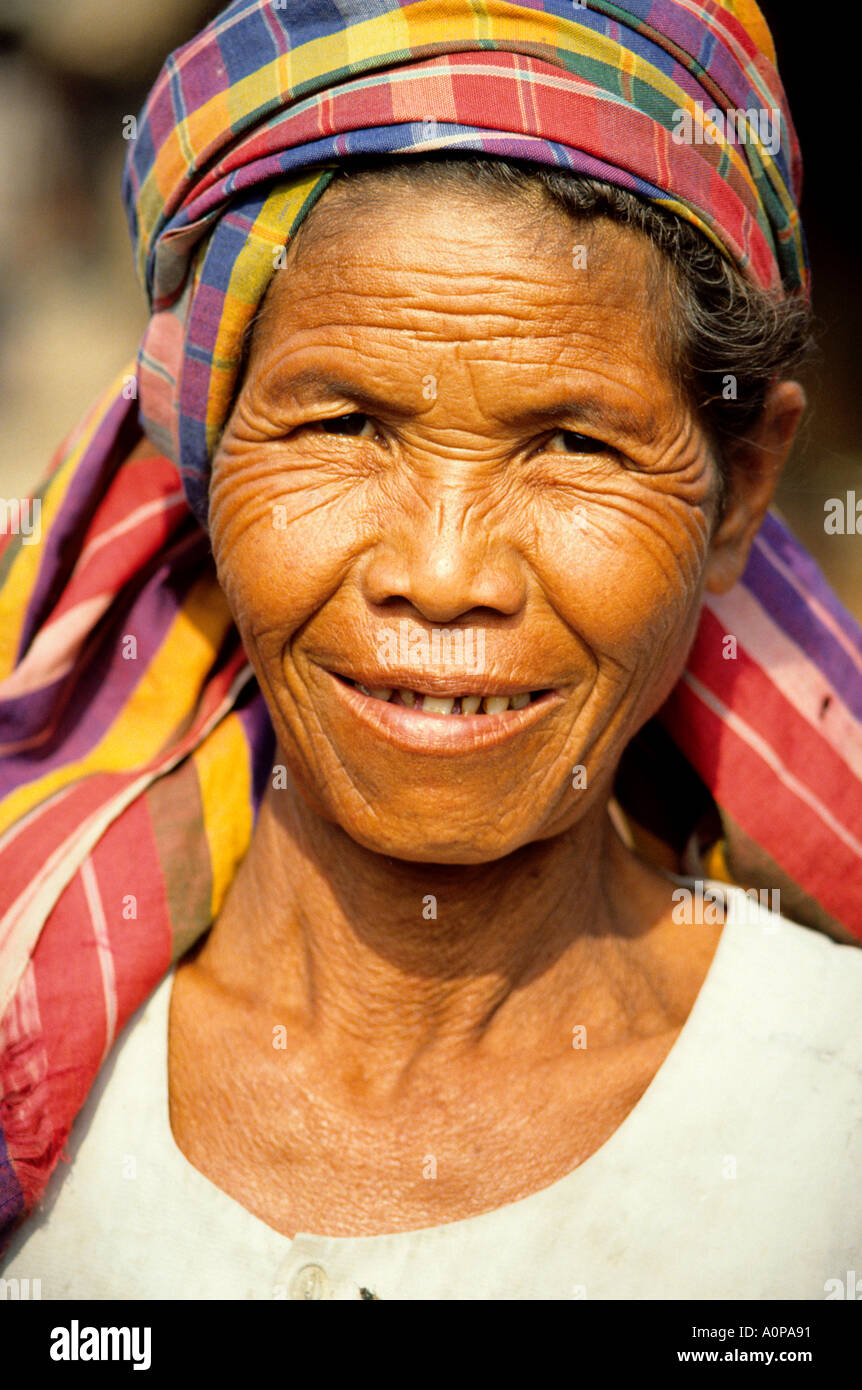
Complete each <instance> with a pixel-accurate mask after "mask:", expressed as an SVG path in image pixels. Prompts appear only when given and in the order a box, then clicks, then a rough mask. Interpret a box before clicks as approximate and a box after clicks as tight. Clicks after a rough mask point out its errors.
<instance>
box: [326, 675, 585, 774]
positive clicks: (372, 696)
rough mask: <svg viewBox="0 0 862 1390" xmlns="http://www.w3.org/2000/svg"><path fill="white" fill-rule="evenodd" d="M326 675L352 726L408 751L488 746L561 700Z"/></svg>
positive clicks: (545, 694) (551, 693)
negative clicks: (373, 682) (438, 690)
mask: <svg viewBox="0 0 862 1390" xmlns="http://www.w3.org/2000/svg"><path fill="white" fill-rule="evenodd" d="M329 674H330V676H331V677H332V680H333V684H334V686H335V694H336V696H337V700H338V704H339V705H340V706H341V708H342V709H343V710H344V711H345V713H346V714H348V715H349V716H350V717H351V719H352V721H353V722H354V725H355V726H359V727H360V728H364V729H365V730H366V731H368V732H369V733H371V734H373V735H375V736H376V737H377V738H378V739H383V740H384V741H385V742H387V743H389V744H391V745H393V746H394V747H396V748H400V749H402V750H403V751H405V752H410V753H422V754H438V755H441V756H447V755H452V754H459V753H461V754H463V753H470V752H480V751H485V750H486V749H490V748H494V747H496V746H497V745H498V744H501V743H505V742H507V741H508V740H509V739H512V738H516V737H517V736H518V734H519V733H522V732H523V731H524V730H526V729H529V728H531V727H532V726H533V725H534V724H537V723H538V722H539V721H540V720H542V719H544V718H545V717H546V715H547V714H548V713H549V712H550V711H551V710H552V709H554V708H556V706H557V705H559V704H561V703H562V702H563V699H564V696H563V694H562V692H561V691H559V690H548V689H539V690H533V691H524V690H520V691H519V690H512V691H510V692H506V691H503V690H499V689H498V690H495V691H493V692H491V693H488V694H483V693H480V692H479V691H477V690H475V689H474V690H472V691H471V690H468V689H465V690H462V691H461V692H460V693H459V692H458V691H457V689H456V681H455V680H453V681H452V683H451V684H449V682H448V681H446V682H441V684H444V685H449V689H448V690H446V691H444V692H442V693H434V694H432V693H429V692H428V690H427V689H426V690H414V689H412V688H411V687H409V686H397V687H396V686H378V685H371V684H369V685H366V684H365V683H364V682H361V681H359V680H357V679H356V678H355V677H350V676H344V675H341V674H339V673H337V672H334V671H330V672H329ZM366 679H367V678H366ZM417 683H418V682H417ZM430 683H431V682H430V679H429V681H428V684H430ZM464 684H465V685H467V684H468V682H467V681H465V682H464ZM475 684H478V682H475Z"/></svg>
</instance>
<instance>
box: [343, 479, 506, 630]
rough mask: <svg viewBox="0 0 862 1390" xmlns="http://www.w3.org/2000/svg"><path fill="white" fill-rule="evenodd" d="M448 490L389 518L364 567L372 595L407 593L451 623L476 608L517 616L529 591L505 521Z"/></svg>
mask: <svg viewBox="0 0 862 1390" xmlns="http://www.w3.org/2000/svg"><path fill="white" fill-rule="evenodd" d="M474 504H475V497H473V498H472V500H471V499H465V498H464V497H463V496H457V495H450V496H448V497H444V498H437V499H435V500H434V501H433V503H432V504H431V505H428V506H423V505H420V507H418V508H417V509H416V511H415V512H414V511H411V512H410V513H409V514H406V513H400V514H399V515H398V517H397V518H390V519H389V522H388V525H387V534H386V535H385V536H381V539H380V541H379V543H378V545H377V546H376V547H375V549H374V551H373V552H372V554H371V556H370V559H369V561H368V563H367V565H366V567H365V571H364V574H363V580H362V588H363V592H364V594H365V597H366V599H367V600H368V602H369V603H371V604H375V605H382V604H386V603H390V602H392V600H396V599H400V600H406V601H407V602H408V603H410V604H411V605H412V606H413V608H415V609H416V610H417V612H418V613H420V614H421V615H422V617H423V618H425V619H426V621H428V622H432V623H448V622H453V621H454V620H455V619H456V618H459V617H462V616H463V615H464V614H465V613H468V612H470V610H471V609H473V608H486V609H493V610H494V611H495V612H497V613H501V614H504V615H506V616H507V617H511V616H513V615H514V614H516V613H518V612H519V611H520V609H521V608H522V607H523V605H524V602H525V600H526V595H527V584H526V576H525V573H524V561H523V559H522V557H521V556H520V554H519V553H518V552H517V550H516V549H515V547H514V545H512V544H511V542H508V541H507V539H506V538H505V536H504V535H502V534H501V526H500V524H499V522H497V521H491V520H489V518H488V515H487V512H484V515H483V514H482V511H483V509H479V508H477V507H475V505H474Z"/></svg>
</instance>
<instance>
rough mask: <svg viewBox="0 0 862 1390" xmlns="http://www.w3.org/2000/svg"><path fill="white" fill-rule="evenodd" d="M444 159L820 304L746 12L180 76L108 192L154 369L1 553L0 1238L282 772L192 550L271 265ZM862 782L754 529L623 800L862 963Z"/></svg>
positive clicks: (171, 75)
mask: <svg viewBox="0 0 862 1390" xmlns="http://www.w3.org/2000/svg"><path fill="white" fill-rule="evenodd" d="M711 108H715V109H717V110H719V111H727V110H731V109H733V110H738V111H758V110H765V111H768V112H769V113H775V114H776V120H777V125H776V129H777V130H778V131H779V133H780V139H779V140H778V147H777V149H776V150H775V152H774V153H772V152H770V148H769V147H768V143H769V142H765V141H762V140H755V139H753V135H752V131H751V128H750V127H749V136H750V138H749V140H748V141H747V142H746V143H745V144H742V143H734V142H732V141H730V140H728V139H724V138H722V136H721V132H720V130H719V132H718V134H717V135H716V129H715V125H714V124H712V123H711V121H710V115H709V113H710V109H711ZM683 118H686V119H687V120H688V121H689V123H690V130H693V131H694V132H695V133H696V137H699V138H694V139H692V140H688V141H680V140H678V139H677V138H676V137H677V135H678V132H679V129H680V122H681V120H682V119H683ZM707 137H708V138H707ZM441 149H442V150H449V151H452V152H456V153H465V154H467V155H469V153H470V152H476V153H485V154H496V155H504V156H510V157H519V158H527V159H531V160H534V161H536V162H539V163H545V164H550V165H556V166H558V167H561V168H564V169H572V170H575V171H578V172H581V173H585V174H589V175H592V176H596V177H600V178H603V179H606V180H607V181H609V182H611V183H614V184H616V185H618V186H620V187H623V188H626V189H630V190H632V191H633V192H635V193H637V194H639V195H640V196H642V197H644V198H645V199H648V200H650V201H653V202H656V203H658V204H660V205H661V206H663V207H666V208H669V209H671V210H673V211H674V212H676V213H677V214H678V215H679V216H681V217H683V218H685V219H687V220H688V221H690V222H692V223H693V224H694V225H696V226H698V227H699V228H700V229H701V230H702V231H703V233H704V234H705V235H706V236H708V237H710V238H711V239H712V240H713V241H714V242H715V243H716V244H717V245H719V246H720V247H721V249H722V251H723V252H724V254H725V255H727V256H729V257H730V258H731V259H732V260H733V261H734V262H735V263H736V264H737V265H738V266H739V267H740V268H741V269H742V270H743V272H744V273H745V274H747V275H749V276H750V277H751V278H752V279H753V280H754V281H755V282H756V283H758V284H759V285H762V286H764V287H768V288H772V289H774V290H776V292H783V293H787V294H804V293H806V291H807V270H806V263H805V250H804V242H803V238H802V232H801V228H800V224H799V218H798V214H797V202H798V198H799V187H800V177H801V170H800V162H799V155H798V148H797V144H796V137H795V134H794V131H793V126H792V122H791V119H790V114H789V111H788V109H787V103H786V100H785V97H784V93H783V90H782V88H781V84H780V82H779V79H778V76H777V73H776V71H775V67H774V54H773V52H772V44H771V39H770V36H769V33H768V30H767V28H766V25H765V24H764V22H763V19H762V16H761V15H760V12H759V11H758V10H757V8H756V6H755V5H754V4H753V3H750V0H725V3H718V0H620V3H608V2H607V0H591V3H590V5H589V8H581V7H580V6H578V5H575V4H573V3H571V0H544V3H543V0H527V2H526V3H521V4H507V3H503V0H418V3H413V4H410V3H404V4H398V3H395V0H310V2H309V0H284V2H282V0H237V3H234V4H233V5H231V6H230V7H229V8H228V9H226V10H225V11H224V12H223V14H222V15H220V16H219V18H218V19H217V20H215V21H214V22H213V23H212V24H211V25H210V26H208V28H207V29H205V30H204V31H203V32H202V33H201V34H200V35H198V37H197V38H195V39H193V40H192V41H191V42H190V43H189V44H187V45H185V47H183V48H181V49H179V50H178V51H177V52H176V53H174V54H172V55H171V56H170V57H169V58H168V60H167V62H166V63H165V66H164V68H163V71H162V73H161V75H160V77H159V79H158V80H157V82H156V84H155V86H154V88H153V90H152V92H151V94H150V97H149V98H148V100H147V103H146V105H145V107H144V110H143V112H142V114H141V116H140V118H139V121H138V128H137V132H136V138H135V140H134V141H133V142H132V144H131V146H130V152H129V158H128V160H127V167H126V176H125V184H124V187H125V196H126V202H127V209H128V213H129V219H130V225H131V230H132V238H133V242H134V245H135V250H136V255H137V263H138V267H139V271H140V275H141V278H142V281H143V282H144V284H145V287H146V290H147V294H148V296H149V300H150V304H151V307H152V315H151V319H150V322H149V325H148V328H147V330H146V333H145V335H144V339H143V342H142V345H141V349H140V353H139V356H138V360H137V363H136V364H130V367H129V369H128V371H127V372H125V373H123V374H122V376H121V377H120V378H119V379H118V381H117V382H116V383H114V385H113V386H112V387H111V388H110V389H109V390H108V391H107V392H106V394H105V396H104V397H103V398H102V399H101V400H100V401H99V402H97V403H96V405H95V406H94V407H93V409H92V410H91V411H90V412H89V413H88V414H87V416H86V417H85V418H84V420H83V421H82V423H81V424H80V426H79V427H78V429H77V430H76V431H75V432H74V433H73V435H72V436H71V437H70V439H68V440H67V441H66V442H65V444H64V446H63V447H62V449H61V451H60V453H59V455H58V457H57V459H56V460H55V467H54V471H53V472H52V473H51V475H50V477H49V479H48V481H47V482H46V483H45V485H44V486H43V488H42V490H41V491H40V492H39V493H38V494H37V496H38V499H39V502H40V504H41V532H42V534H41V540H40V542H39V543H38V544H30V543H29V538H27V537H23V536H14V535H10V536H5V537H0V546H2V550H0V749H2V752H3V755H4V761H3V764H2V768H0V885H2V888H0V1095H2V1101H0V1126H1V1127H2V1128H0V1238H2V1233H3V1232H4V1231H5V1232H6V1233H8V1232H9V1231H10V1230H11V1228H12V1227H13V1226H14V1224H15V1223H16V1222H17V1221H18V1220H19V1219H20V1218H21V1216H22V1214H25V1213H26V1212H27V1211H29V1210H31V1209H32V1208H33V1207H34V1205H35V1204H36V1203H37V1202H38V1200H39V1198H40V1196H41V1195H42V1193H43V1192H44V1189H45V1186H46V1184H47V1181H48V1179H49V1177H50V1174H51V1172H52V1171H53V1169H54V1167H55V1166H56V1164H57V1161H58V1159H59V1157H60V1155H61V1152H62V1148H63V1145H64V1143H65V1140H66V1137H67V1135H68V1133H69V1130H70V1127H71V1125H72V1122H73V1120H74V1118H75V1115H76V1114H77V1112H78V1111H79V1109H80V1107H81V1105H82V1104H83V1102H84V1100H85V1098H86V1096H87V1093H88V1091H89V1089H90V1087H91V1085H92V1083H93V1080H94V1078H95V1076H96V1074H97V1072H98V1069H99V1067H100V1065H101V1063H102V1061H103V1060H104V1058H105V1057H106V1056H107V1054H108V1052H109V1050H110V1048H111V1046H112V1044H113V1042H114V1039H115V1038H116V1036H117V1033H118V1031H119V1030H120V1029H121V1028H122V1027H123V1025H124V1023H125V1022H126V1020H127V1019H128V1018H129V1016H130V1015H131V1014H132V1013H133V1012H134V1010H135V1009H136V1008H137V1007H138V1006H139V1005H140V1004H141V1003H142V1002H143V1001H144V1000H145V999H146V997H147V995H148V994H149V993H150V991H151V990H152V989H153V988H154V986H155V985H156V983H157V982H158V980H159V979H160V978H161V977H162V976H163V974H164V973H165V971H166V970H167V969H168V967H169V965H170V963H171V961H172V960H174V959H176V958H177V957H178V956H179V955H181V954H182V953H183V952H184V951H185V950H186V949H187V948H188V946H189V945H190V944H191V943H192V942H193V941H195V940H196V939H198V938H199V937H200V935H201V934H202V933H203V932H205V931H206V930H207V929H208V927H209V926H210V925H211V923H212V921H213V920H214V918H215V916H216V915H217V913H218V911H219V908H220V906H221V904H222V902H223V900H224V896H225V893H226V891H227V889H228V887H229V885H230V882H231V879H232V877H233V874H234V872H235V870H236V867H237V865H238V863H239V862H240V860H241V859H242V856H243V855H244V853H245V852H246V850H247V847H248V844H249V840H250V837H251V833H252V829H253V825H254V817H255V813H256V809H257V807H258V805H259V803H260V799H261V796H262V794H263V789H264V787H265V784H266V781H267V777H268V775H269V771H270V768H271V765H272V759H273V753H274V747H273V733H272V727H271V723H270V720H269V716H268V713H267V710H266V707H265V705H264V702H263V699H262V696H261V694H260V691H259V690H258V688H257V685H256V683H255V680H254V677H253V675H252V672H251V670H250V668H249V666H248V663H247V661H246V658H245V654H244V652H243V650H242V647H241V644H240V641H239V637H238V634H237V632H236V629H235V627H234V625H233V622H232V620H231V616H230V613H229V611H228V608H227V604H226V601H225V599H224V596H223V594H222V592H221V590H220V588H219V586H218V583H217V580H216V577H215V572H214V567H213V562H212V557H211V555H210V551H209V544H208V539H207V535H206V530H205V528H206V513H207V483H208V470H209V462H210V458H211V454H212V449H213V446H214V443H215V441H216V439H217V437H218V434H219V431H220V430H221V428H222V426H223V424H224V421H225V418H226V415H227V413H228V410H229V408H230V403H231V400H232V396H233V392H234V389H235V386H236V379H237V371H238V367H239V363H240V359H241V343H242V336H243V332H244V330H245V328H246V326H247V324H248V323H249V321H250V319H251V317H252V315H253V314H254V311H255V309H256V307H257V305H258V304H259V303H260V300H261V298H262V295H263V294H264V292H265V290H266V287H267V284H268V283H269V280H270V278H271V276H272V274H273V273H274V266H275V259H274V252H275V251H277V249H278V248H279V247H281V246H284V245H285V244H286V243H287V242H288V241H289V240H290V237H291V236H292V234H293V232H294V231H295V229H296V228H297V227H298V226H299V224H300V223H301V221H302V219H303V218H304V217H305V215H306V214H307V212H308V210H309V208H310V207H311V206H312V205H313V204H314V202H315V200H316V199H317V198H318V197H319V196H320V194H321V193H322V192H323V190H324V189H325V187H326V186H327V184H328V182H329V181H330V179H331V178H332V176H333V173H334V171H335V170H336V169H337V168H338V166H339V165H340V164H341V163H342V162H343V161H344V160H345V159H349V158H350V156H352V155H367V154H372V153H373V154H387V153H389V154H392V155H393V156H395V155H401V154H405V153H409V154H416V155H421V154H422V153H423V152H424V151H428V150H441ZM130 388H131V389H130ZM142 431H144V432H145V433H142ZM728 637H732V638H733V639H734V643H735V648H736V651H735V658H734V659H732V660H727V659H726V656H727V651H728V648H727V642H726V639H727V638H728ZM860 781H862V631H860V629H859V627H858V625H857V624H856V623H855V622H854V621H853V619H852V618H851V617H850V616H849V615H848V614H847V613H846V612H845V611H844V609H843V608H842V607H841V605H840V603H839V602H838V601H837V599H836V598H835V596H834V595H833V594H832V592H831V590H830V589H829V587H828V585H827V584H826V583H825V581H824V580H823V578H822V576H820V574H819V573H818V571H817V569H816V567H815V566H814V564H813V562H812V560H811V559H810V557H809V556H807V554H806V553H805V551H804V550H803V549H802V547H801V546H800V545H799V544H798V542H796V541H795V540H794V539H793V538H792V537H791V536H790V534H789V533H788V531H787V530H786V528H785V527H784V526H783V525H782V523H781V522H780V521H779V520H778V519H777V518H776V517H774V516H770V517H769V518H768V519H767V522H766V524H765V525H764V527H763V528H762V530H761V532H760V534H759V536H758V537H757V540H756V542H755V546H754V550H753V553H752V556H751V560H750V563H749V565H748V568H747V570H746V573H745V575H744V577H743V580H742V581H741V582H740V583H739V584H738V585H737V586H736V587H735V588H734V589H733V590H732V591H731V592H730V593H729V594H727V595H724V596H722V597H720V598H719V597H710V598H708V599H707V601H706V604H705V607H704V611H703V615H702V620H701V623H700V627H699V630H698V634H697V637H696V640H695V643H694V646H693V648H692V651H691V655H690V658H689V661H688V665H687V667H686V671H685V673H684V675H683V677H682V679H681V680H680V682H679V683H678V685H677V687H676V689H675V690H674V692H673V694H672V696H671V698H670V700H669V701H668V703H667V705H666V706H665V708H664V709H663V710H662V712H661V714H660V716H658V718H657V719H656V720H654V721H651V724H650V725H649V726H648V727H647V729H646V730H644V731H643V734H642V735H641V736H639V738H638V739H637V740H636V741H635V745H633V748H632V750H631V751H630V753H629V754H627V755H626V759H625V760H624V767H623V770H622V772H621V777H620V784H619V789H618V792H619V796H620V799H621V801H622V803H623V805H624V807H625V808H626V809H627V811H628V813H629V817H630V822H629V823H630V826H631V827H633V828H634V830H635V832H636V831H637V828H638V822H639V821H640V822H642V824H643V829H644V834H645V835H647V836H649V835H652V836H654V837H656V838H658V839H663V840H665V841H666V842H667V843H668V844H670V845H671V846H672V847H674V848H675V849H676V850H679V849H681V848H682V847H683V839H684V829H683V830H681V829H680V827H679V825H678V823H677V820H678V818H675V813H674V808H675V807H676V806H677V805H678V804H679V802H680V800H682V801H683V802H684V804H685V808H686V811H687V822H686V823H687V826H688V828H690V826H691V823H693V821H694V820H696V819H697V818H698V816H699V815H700V813H701V812H702V811H703V810H705V809H707V808H713V809H714V808H716V807H717V811H718V814H719V815H720V818H721V822H720V832H721V842H720V845H719V846H717V847H715V849H714V851H713V858H712V860H711V861H709V862H710V872H713V873H723V874H725V875H726V876H732V877H733V878H734V879H735V880H736V881H738V882H741V883H744V884H746V885H751V886H753V887H772V888H775V887H777V888H780V890H781V894H782V909H783V910H784V911H785V913H787V915H790V916H794V917H796V919H797V920H799V921H803V922H807V923H809V924H811V925H815V926H818V927H821V928H824V929H826V930H829V931H832V932H834V933H835V934H839V935H843V936H844V937H845V938H847V937H850V938H862V903H860V892H859V882H860V866H862V796H860ZM680 836H682V837H683V838H680Z"/></svg>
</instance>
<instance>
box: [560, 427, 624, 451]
mask: <svg viewBox="0 0 862 1390" xmlns="http://www.w3.org/2000/svg"><path fill="white" fill-rule="evenodd" d="M558 441H559V444H558ZM545 449H546V451H547V452H548V453H551V454H609V453H612V452H613V451H612V450H611V449H610V447H609V446H608V445H607V444H603V443H602V441H601V440H600V439H593V438H592V437H591V436H590V435H588V434H578V433H577V432H576V431H575V430H557V432H556V434H553V435H551V438H550V439H549V440H548V442H547V444H546V445H545Z"/></svg>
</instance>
